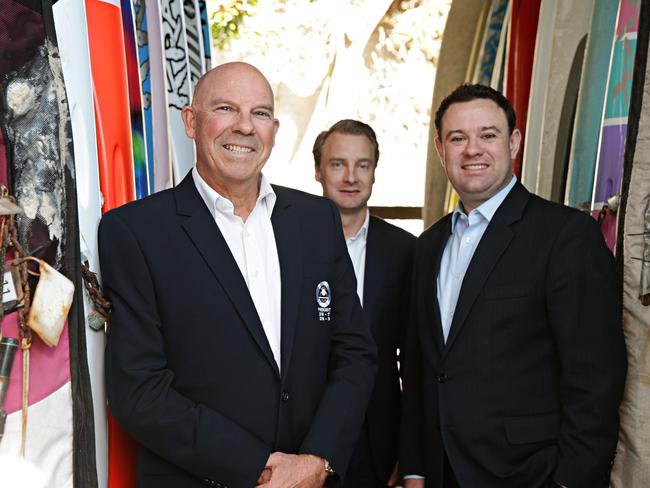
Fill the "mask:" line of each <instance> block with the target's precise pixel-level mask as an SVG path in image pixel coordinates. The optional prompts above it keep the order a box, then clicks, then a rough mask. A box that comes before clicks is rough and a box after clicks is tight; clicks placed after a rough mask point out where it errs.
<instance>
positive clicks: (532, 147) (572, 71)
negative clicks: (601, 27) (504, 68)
mask: <svg viewBox="0 0 650 488" xmlns="http://www.w3.org/2000/svg"><path fill="white" fill-rule="evenodd" d="M592 11H593V1H584V0H571V1H566V0H565V1H558V0H543V1H542V4H541V8H540V18H539V28H538V30H537V41H536V47H535V60H534V64H533V75H532V81H531V89H530V102H529V103H530V106H531V107H535V110H530V111H529V112H528V120H527V123H526V128H527V129H526V145H525V148H524V158H523V166H522V182H523V184H524V186H526V187H527V188H529V189H530V190H531V191H533V192H535V193H536V194H537V195H540V196H541V197H543V198H547V199H553V200H561V201H563V200H564V198H563V196H562V197H560V194H561V193H563V192H564V187H565V184H564V183H563V182H562V179H563V178H564V175H565V174H566V156H565V153H566V147H567V146H568V143H567V134H570V132H571V131H570V130H569V128H570V127H571V125H572V123H573V122H572V121H573V117H574V109H575V103H576V97H577V92H578V87H579V80H580V75H581V72H582V60H583V57H584V45H585V42H586V39H585V38H586V36H587V33H588V31H589V26H590V19H591V14H592ZM558 145H559V146H560V147H558ZM556 148H557V149H559V151H556ZM560 187H561V188H560ZM560 189H561V191H560Z"/></svg>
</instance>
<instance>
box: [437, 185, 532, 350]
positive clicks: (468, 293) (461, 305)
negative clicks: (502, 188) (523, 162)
mask: <svg viewBox="0 0 650 488" xmlns="http://www.w3.org/2000/svg"><path fill="white" fill-rule="evenodd" d="M528 196H529V193H528V191H526V189H525V188H524V187H523V186H522V185H521V184H520V183H517V184H516V185H515V186H514V187H513V188H512V190H511V191H510V193H509V194H508V196H507V197H506V199H505V200H504V201H503V203H502V204H501V206H500V207H499V208H498V210H497V211H496V213H495V214H494V216H493V217H492V220H491V221H490V223H489V224H488V226H487V229H486V230H485V233H484V234H483V237H482V238H481V241H480V242H479V244H478V247H477V248H476V251H475V252H474V256H473V257H472V260H471V261H470V264H469V267H468V268H467V272H466V273H465V277H464V279H463V284H462V287H461V289H460V295H459V296H458V302H457V303H456V310H455V311H454V318H453V320H452V323H451V329H450V330H449V337H448V338H447V344H446V347H445V350H444V355H443V359H444V356H445V355H446V354H447V352H448V351H449V349H450V348H451V346H452V344H453V342H454V341H455V339H456V337H457V336H458V334H459V333H460V330H461V328H462V326H463V324H464V323H465V319H466V318H467V316H468V314H469V312H470V310H471V309H472V306H473V305H474V302H475V301H476V298H477V297H478V295H479V293H481V291H482V290H483V286H484V285H485V281H486V280H487V278H488V276H490V273H491V272H492V269H493V268H494V265H495V264H496V263H497V262H498V261H499V259H500V258H501V256H502V254H503V253H504V251H505V250H506V249H507V247H508V245H509V244H510V241H511V240H512V238H513V236H514V234H513V232H512V229H511V228H510V225H511V224H512V223H513V222H516V221H517V220H519V219H520V218H521V215H522V213H523V210H524V207H525V206H526V203H527V202H528Z"/></svg>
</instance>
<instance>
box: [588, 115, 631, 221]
mask: <svg viewBox="0 0 650 488" xmlns="http://www.w3.org/2000/svg"><path fill="white" fill-rule="evenodd" d="M626 135H627V124H621V125H610V126H607V127H603V132H602V141H601V145H600V157H599V161H600V167H599V171H598V186H597V187H596V189H595V190H594V201H595V202H596V203H603V202H605V201H606V200H607V199H608V198H609V197H611V196H612V195H615V194H616V193H617V192H618V191H619V189H620V188H621V181H622V178H623V174H622V173H621V171H620V163H621V162H622V161H623V156H624V155H625V136H626ZM594 210H600V208H594Z"/></svg>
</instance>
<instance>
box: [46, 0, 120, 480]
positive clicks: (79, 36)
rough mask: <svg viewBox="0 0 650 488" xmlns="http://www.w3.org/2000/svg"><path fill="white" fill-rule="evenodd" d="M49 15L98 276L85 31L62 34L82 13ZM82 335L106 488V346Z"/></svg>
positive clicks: (67, 2)
mask: <svg viewBox="0 0 650 488" xmlns="http://www.w3.org/2000/svg"><path fill="white" fill-rule="evenodd" d="M52 10H53V13H54V22H55V24H56V25H57V26H59V28H57V40H58V44H59V53H60V56H61V67H62V70H63V77H64V79H65V85H66V93H67V96H68V106H69V110H70V118H71V124H72V135H73V144H74V160H75V180H76V188H77V211H78V221H79V237H80V239H79V241H80V249H81V257H82V260H87V261H88V263H89V265H90V269H91V270H93V271H94V272H98V271H99V259H98V255H97V226H98V225H99V219H100V217H101V193H100V190H99V167H98V160H97V139H96V135H95V116H94V113H93V92H92V76H91V67H90V51H89V46H88V36H87V33H86V31H85V29H70V28H65V26H70V25H75V24H76V23H81V24H82V25H85V24H86V8H85V4H84V0H59V1H58V2H57V3H55V4H54V5H53V8H52ZM93 308H94V307H93V304H92V301H91V300H90V297H89V295H88V293H87V291H86V290H85V289H84V315H85V317H88V315H89V314H90V312H91V311H92V310H93ZM84 330H85V336H86V352H87V354H86V357H87V362H88V368H89V373H90V385H91V390H92V399H93V416H94V429H95V455H96V456H95V457H96V460H95V463H96V467H97V481H98V486H99V488H106V485H107V478H108V431H107V420H106V395H105V385H104V347H105V343H106V340H105V335H104V333H103V331H94V330H92V329H91V328H90V327H89V326H88V325H87V324H86V325H85V327H84Z"/></svg>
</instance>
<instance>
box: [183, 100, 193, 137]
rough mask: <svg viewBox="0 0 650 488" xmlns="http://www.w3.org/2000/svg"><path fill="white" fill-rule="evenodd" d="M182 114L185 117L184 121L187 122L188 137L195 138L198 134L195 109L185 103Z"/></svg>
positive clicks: (186, 132)
mask: <svg viewBox="0 0 650 488" xmlns="http://www.w3.org/2000/svg"><path fill="white" fill-rule="evenodd" d="M181 116H182V117H183V123H184V124H185V134H187V137H189V138H190V139H194V136H195V135H196V127H195V123H196V114H195V113H194V109H193V108H192V107H190V106H189V105H185V106H184V107H183V110H182V111H181Z"/></svg>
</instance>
